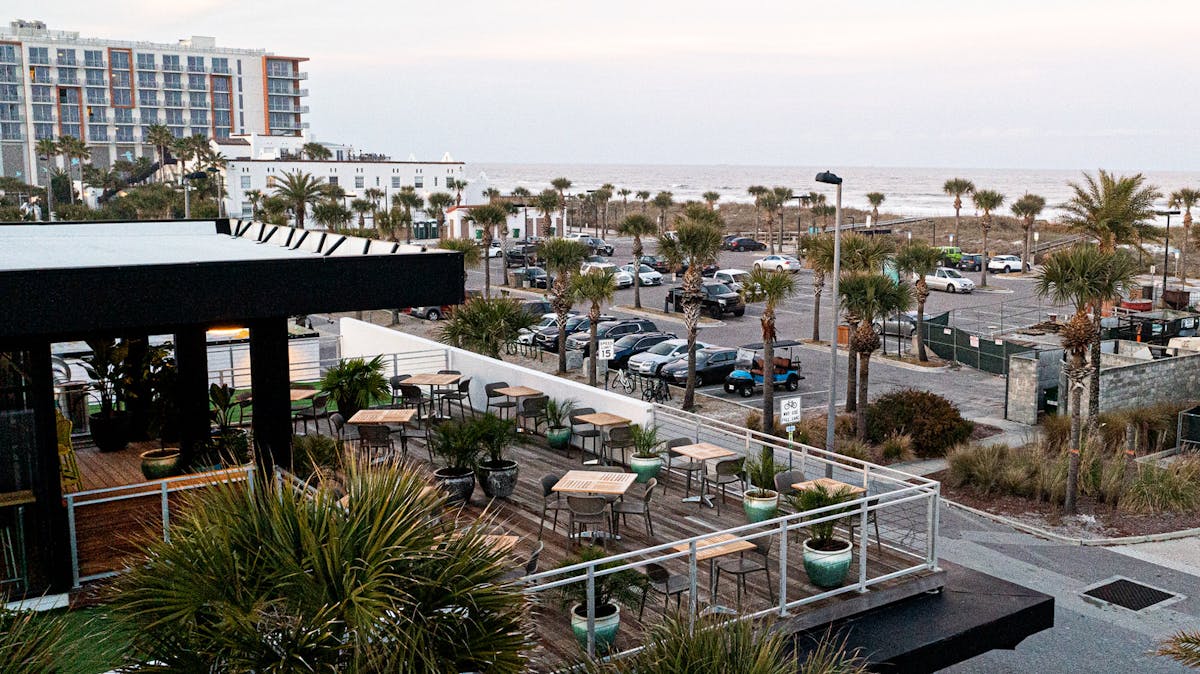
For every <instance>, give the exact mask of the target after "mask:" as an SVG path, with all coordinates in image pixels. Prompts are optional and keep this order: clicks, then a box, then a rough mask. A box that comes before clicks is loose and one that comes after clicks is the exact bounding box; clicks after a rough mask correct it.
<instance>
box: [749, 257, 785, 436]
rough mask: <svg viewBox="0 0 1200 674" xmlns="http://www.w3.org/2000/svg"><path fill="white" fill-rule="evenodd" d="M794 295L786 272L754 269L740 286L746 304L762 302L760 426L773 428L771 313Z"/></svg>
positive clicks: (773, 388) (773, 372)
mask: <svg viewBox="0 0 1200 674" xmlns="http://www.w3.org/2000/svg"><path fill="white" fill-rule="evenodd" d="M795 292H796V277H795V276H793V275H792V274H790V273H788V272H781V271H768V270H766V269H763V268H761V267H756V268H755V269H754V270H753V271H751V272H750V278H749V279H748V280H747V281H746V283H745V284H744V285H743V287H742V294H743V295H745V297H746V301H747V302H758V301H763V302H764V304H763V312H762V317H761V318H760V319H759V321H760V322H761V323H762V343H763V382H764V384H763V411H762V427H763V428H764V429H768V431H769V429H773V428H775V387H774V386H771V385H770V384H769V382H773V381H775V360H774V358H775V336H776V333H775V310H776V309H777V308H778V307H779V305H780V304H782V303H783V302H784V301H786V300H787V299H788V298H790V297H791V296H792V295H793V294H795Z"/></svg>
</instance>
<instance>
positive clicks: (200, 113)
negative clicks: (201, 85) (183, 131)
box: [192, 110, 208, 124]
mask: <svg viewBox="0 0 1200 674" xmlns="http://www.w3.org/2000/svg"><path fill="white" fill-rule="evenodd" d="M192 124H208V111H207V110H192Z"/></svg>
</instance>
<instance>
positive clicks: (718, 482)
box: [700, 457, 746, 515]
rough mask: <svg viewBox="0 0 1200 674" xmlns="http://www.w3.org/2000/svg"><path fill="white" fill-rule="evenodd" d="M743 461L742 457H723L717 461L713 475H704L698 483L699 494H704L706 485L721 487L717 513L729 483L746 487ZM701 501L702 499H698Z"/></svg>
mask: <svg viewBox="0 0 1200 674" xmlns="http://www.w3.org/2000/svg"><path fill="white" fill-rule="evenodd" d="M743 462H745V459H743V458H740V457H739V458H736V459H725V460H723V461H718V462H717V466H716V471H715V472H714V474H713V475H711V476H710V475H705V476H704V478H703V480H702V482H701V484H700V494H701V495H704V494H705V493H707V491H708V485H710V484H711V485H713V486H714V487H720V488H721V500H720V501H717V514H718V515H720V514H721V504H722V503H724V502H725V489H726V488H727V487H728V486H729V485H731V484H740V485H742V490H743V491H745V489H746V473H745V472H744V471H743V470H742V464H743ZM700 500H701V501H703V500H704V499H700Z"/></svg>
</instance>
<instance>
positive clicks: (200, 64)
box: [187, 56, 204, 73]
mask: <svg viewBox="0 0 1200 674" xmlns="http://www.w3.org/2000/svg"><path fill="white" fill-rule="evenodd" d="M187 59H188V60H187V64H188V72H189V73H202V72H204V57H203V56H189V57H187Z"/></svg>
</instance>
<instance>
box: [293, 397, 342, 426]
mask: <svg viewBox="0 0 1200 674" xmlns="http://www.w3.org/2000/svg"><path fill="white" fill-rule="evenodd" d="M321 419H324V420H325V421H326V422H327V423H328V421H329V394H328V393H318V394H317V395H315V396H313V398H312V405H311V406H309V407H308V408H307V409H300V410H297V411H296V413H295V414H294V415H293V416H292V423H293V425H294V424H295V422H297V421H299V422H301V423H303V424H304V426H303V428H304V432H305V433H308V422H309V421H310V420H311V421H312V422H313V430H315V431H317V432H318V433H320V432H321V425H320V421H321ZM329 434H330V435H332V434H333V426H330V427H329Z"/></svg>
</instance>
